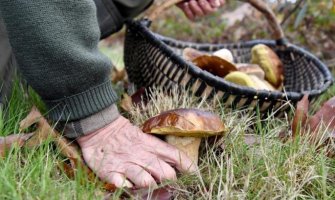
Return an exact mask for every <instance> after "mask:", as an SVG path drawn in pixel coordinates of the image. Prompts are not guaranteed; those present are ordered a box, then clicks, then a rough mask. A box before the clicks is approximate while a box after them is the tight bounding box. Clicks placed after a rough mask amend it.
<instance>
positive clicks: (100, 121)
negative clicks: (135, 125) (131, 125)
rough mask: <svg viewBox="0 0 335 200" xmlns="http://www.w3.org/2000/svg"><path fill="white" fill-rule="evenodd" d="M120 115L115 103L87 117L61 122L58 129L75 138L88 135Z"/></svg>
mask: <svg viewBox="0 0 335 200" xmlns="http://www.w3.org/2000/svg"><path fill="white" fill-rule="evenodd" d="M119 116H120V113H119V111H118V109H117V107H116V106H115V104H113V105H111V106H109V107H107V108H105V109H103V110H102V111H100V112H98V113H95V114H93V115H91V116H89V117H87V118H85V119H81V120H78V121H72V122H67V123H62V122H59V123H57V125H56V129H57V130H58V131H60V132H63V135H64V136H65V137H67V138H70V139H75V138H78V137H80V136H83V135H88V134H90V133H92V132H94V131H96V130H99V129H101V128H103V127H105V126H107V125H108V124H110V123H112V122H113V121H114V120H116V119H117V118H118V117H119Z"/></svg>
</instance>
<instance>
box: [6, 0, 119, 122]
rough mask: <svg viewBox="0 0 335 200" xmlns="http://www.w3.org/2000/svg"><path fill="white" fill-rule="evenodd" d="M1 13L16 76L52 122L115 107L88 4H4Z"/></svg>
mask: <svg viewBox="0 0 335 200" xmlns="http://www.w3.org/2000/svg"><path fill="white" fill-rule="evenodd" d="M0 11H1V15H2V17H3V18H4V21H5V24H6V26H7V31H8V34H9V39H10V43H11V45H12V48H13V52H14V54H15V56H16V58H17V61H18V64H19V68H20V71H21V73H22V74H23V76H24V78H25V79H26V80H27V82H28V83H29V84H30V85H31V86H32V87H33V88H34V89H35V90H36V91H37V93H38V94H39V95H40V96H41V97H42V99H43V100H44V101H45V103H46V105H47V106H48V108H49V109H50V115H49V116H50V118H51V119H52V120H55V121H58V120H60V121H67V120H69V121H72V120H79V119H82V118H85V117H87V116H90V115H92V114H94V113H97V112H98V111H100V110H103V109H104V108H106V107H108V106H110V105H111V104H113V103H114V101H115V100H116V95H115V93H114V91H113V90H112V87H111V84H110V82H109V78H108V76H109V71H110V67H111V62H110V61H109V60H108V59H107V58H106V57H105V56H104V55H103V54H101V53H100V52H99V50H98V48H97V46H98V42H99V38H100V31H99V26H98V23H97V17H96V7H95V5H94V3H93V1H91V0H80V1H79V0H57V1H56V0H34V1H26V0H3V1H0Z"/></svg>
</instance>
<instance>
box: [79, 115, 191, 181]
mask: <svg viewBox="0 0 335 200" xmlns="http://www.w3.org/2000/svg"><path fill="white" fill-rule="evenodd" d="M77 141H78V143H79V145H80V147H81V150H82V152H83V156H84V159H85V161H86V162H87V164H88V166H89V167H90V168H91V169H92V170H93V171H94V172H95V173H96V174H97V175H98V176H99V177H100V178H101V179H102V180H104V181H106V182H109V183H113V184H115V185H116V186H117V187H122V186H125V187H133V186H135V187H148V186H154V185H156V182H161V181H163V180H167V179H168V180H175V179H176V172H175V170H174V168H173V167H175V168H177V169H178V170H179V171H181V172H194V171H195V170H196V166H195V165H194V164H193V163H192V161H191V160H190V159H189V158H188V157H187V156H186V155H185V154H184V153H183V152H180V151H179V150H177V149H176V148H174V147H173V146H171V145H169V144H167V143H165V142H163V141H161V140H160V139H158V138H156V137H154V136H152V135H149V134H145V133H143V132H142V131H141V130H140V129H139V128H138V127H136V126H134V125H132V124H131V123H130V122H129V121H128V120H127V119H125V118H124V117H121V116H120V117H119V118H118V119H117V120H115V121H114V122H112V123H111V124H109V125H108V126H106V127H104V128H102V129H100V130H97V131H95V132H94V133H91V134H89V135H86V136H83V137H80V138H79V139H77Z"/></svg>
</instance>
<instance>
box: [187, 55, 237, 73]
mask: <svg viewBox="0 0 335 200" xmlns="http://www.w3.org/2000/svg"><path fill="white" fill-rule="evenodd" d="M192 62H193V63H194V64H195V65H196V66H198V67H199V68H201V69H203V70H206V71H208V72H210V73H212V74H214V75H216V76H219V77H221V78H223V77H225V76H226V75H227V74H229V73H230V72H233V71H237V68H236V66H235V65H234V64H233V63H231V62H229V61H228V60H225V59H222V58H220V57H218V56H209V55H203V56H199V57H197V58H196V59H194V60H193V61H192Z"/></svg>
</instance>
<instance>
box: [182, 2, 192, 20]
mask: <svg viewBox="0 0 335 200" xmlns="http://www.w3.org/2000/svg"><path fill="white" fill-rule="evenodd" d="M180 8H181V9H182V10H183V11H184V13H185V15H186V17H187V18H188V19H189V20H192V21H193V20H194V18H195V16H194V14H193V12H192V10H191V7H190V4H189V3H188V2H186V3H182V4H181V5H180Z"/></svg>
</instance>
